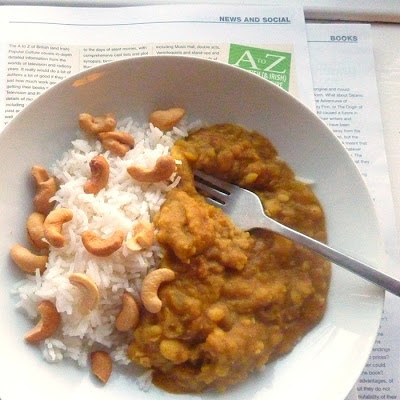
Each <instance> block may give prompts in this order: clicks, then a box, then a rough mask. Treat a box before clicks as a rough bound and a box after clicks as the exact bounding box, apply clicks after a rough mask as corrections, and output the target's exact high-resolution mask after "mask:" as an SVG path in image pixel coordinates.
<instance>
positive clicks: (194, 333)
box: [129, 124, 330, 393]
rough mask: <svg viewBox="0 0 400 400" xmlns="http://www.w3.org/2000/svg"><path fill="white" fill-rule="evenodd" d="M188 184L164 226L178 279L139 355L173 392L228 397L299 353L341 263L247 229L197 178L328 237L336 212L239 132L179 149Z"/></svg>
mask: <svg viewBox="0 0 400 400" xmlns="http://www.w3.org/2000/svg"><path fill="white" fill-rule="evenodd" d="M172 155H173V157H174V158H175V159H178V160H181V161H182V164H181V165H180V166H179V170H178V172H179V174H180V175H181V176H182V180H181V182H180V184H179V186H178V187H177V188H175V189H173V190H172V191H170V192H169V193H168V195H167V199H166V201H165V203H164V205H163V206H162V208H161V210H160V212H159V214H158V215H157V217H156V220H155V223H156V227H157V229H158V237H157V238H158V241H159V242H160V243H161V245H162V246H163V247H164V250H165V257H164V259H163V261H162V265H161V267H163V268H171V269H173V270H174V271H175V275H176V278H175V279H174V280H173V281H172V282H168V283H166V284H164V285H163V286H162V287H161V288H160V291H159V297H160V298H161V300H162V303H163V306H162V309H161V311H160V312H159V313H157V314H151V313H148V312H144V314H143V316H142V318H141V322H140V324H139V326H138V327H137V329H136V330H135V332H134V337H133V340H132V342H131V344H130V347H129V356H130V358H131V359H132V360H133V361H135V362H136V363H138V364H140V365H141V366H144V367H151V368H153V369H154V374H153V382H154V383H155V384H156V385H158V386H160V387H162V388H164V389H165V390H167V391H170V392H177V393H182V392H201V391H204V390H208V389H212V390H218V391H223V390H225V389H226V388H227V387H229V386H230V385H233V384H236V383H238V382H240V381H243V380H245V379H246V378H247V377H248V375H249V374H250V373H251V372H252V371H255V370H257V369H259V368H261V367H262V366H263V365H264V364H266V363H268V362H269V361H271V360H275V359H276V358H277V357H279V356H281V355H283V354H285V353H288V352H289V351H290V350H292V348H293V347H294V346H295V345H296V343H297V342H298V341H299V340H300V339H301V338H302V337H303V336H304V335H305V334H306V333H307V332H308V331H310V330H311V329H312V328H313V327H314V326H315V325H316V324H317V323H318V322H319V321H320V319H321V318H322V316H323V314H324V311H325V308H326V301H327V293H328V288H329V281H330V264H329V263H328V262H327V261H325V260H323V259H322V258H320V257H319V256H317V255H315V254H313V253H312V252H310V251H309V250H306V249H304V248H302V247H301V246H299V245H296V244H295V243H293V242H291V241H290V240H288V239H285V238H283V237H281V236H278V235H276V234H273V233H270V232H267V231H261V230H254V231H252V232H251V233H249V232H243V231H241V230H240V229H238V228H237V227H235V225H234V224H233V222H232V221H231V220H230V218H229V217H228V216H227V215H225V214H224V213H223V212H222V211H221V210H220V209H217V208H215V207H213V206H211V205H209V204H208V203H206V201H205V200H204V199H203V197H202V196H201V195H199V194H198V193H197V192H196V190H195V188H194V185H193V174H192V170H193V169H200V170H203V171H205V172H207V173H209V174H212V175H214V176H217V177H220V178H223V179H225V180H227V181H230V182H233V183H236V184H239V185H240V186H243V187H246V188H248V189H250V190H252V191H254V192H255V193H257V194H258V196H259V197H260V198H261V200H262V203H263V205H264V208H265V211H266V213H267V214H269V215H271V216H272V217H273V218H275V219H277V220H279V221H281V222H283V223H284V224H287V225H289V226H291V227H294V228H295V229H297V230H299V231H302V232H304V233H306V234H308V235H310V236H312V237H314V238H316V239H318V240H321V241H325V240H326V229H325V220H324V213H323V210H322V208H321V205H320V204H319V202H318V200H317V198H316V196H315V195H314V194H313V192H312V190H311V189H310V187H309V186H307V185H306V184H304V183H302V182H300V181H297V180H296V178H295V175H294V173H293V171H292V170H291V169H290V167H289V166H288V165H287V164H286V163H285V162H283V161H282V160H281V159H280V158H279V157H278V154H277V152H276V150H275V148H274V147H273V145H272V144H271V143H270V142H269V141H268V140H267V139H266V138H265V137H264V136H261V135H260V134H258V133H256V132H249V131H246V130H245V129H244V128H242V127H240V126H238V125H233V124H221V125H215V126H212V127H208V128H203V129H201V130H199V131H198V132H195V133H192V134H191V135H190V136H189V137H188V138H186V139H185V140H181V141H178V142H177V143H176V144H175V146H174V147H173V149H172Z"/></svg>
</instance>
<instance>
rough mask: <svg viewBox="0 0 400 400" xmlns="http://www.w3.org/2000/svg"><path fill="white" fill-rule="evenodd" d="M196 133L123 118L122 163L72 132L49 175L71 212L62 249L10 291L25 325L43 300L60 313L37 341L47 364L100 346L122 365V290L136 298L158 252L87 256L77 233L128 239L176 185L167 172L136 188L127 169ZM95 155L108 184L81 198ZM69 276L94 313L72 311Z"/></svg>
mask: <svg viewBox="0 0 400 400" xmlns="http://www.w3.org/2000/svg"><path fill="white" fill-rule="evenodd" d="M196 127H199V123H198V122H196V123H194V124H192V125H187V124H186V123H185V121H181V123H180V124H179V126H178V127H175V128H173V130H172V131H171V132H168V133H165V134H164V133H162V132H161V131H160V130H159V129H157V128H155V127H154V126H152V125H151V124H150V125H149V124H147V125H145V126H140V125H139V124H138V123H136V122H135V121H134V119H133V118H130V117H129V118H126V119H124V120H123V121H120V123H119V124H118V126H117V129H118V130H121V131H124V132H129V133H131V134H132V135H133V137H134V139H135V147H134V148H133V149H132V150H130V151H129V152H128V153H127V154H126V155H125V156H124V157H122V158H121V157H117V156H114V155H112V154H110V152H109V151H104V149H103V147H102V145H101V143H100V142H99V141H97V140H95V139H91V138H88V137H87V135H85V134H82V133H80V132H77V138H76V139H75V140H74V141H73V142H72V148H71V149H70V150H69V151H67V152H66V153H65V154H63V156H62V157H61V159H60V160H58V161H57V162H56V163H55V164H54V165H53V166H52V168H51V169H50V172H51V174H52V175H54V176H55V177H56V178H57V180H58V181H59V184H60V186H59V190H58V191H57V193H56V195H55V197H54V200H55V201H56V208H59V207H66V208H69V209H70V210H71V211H72V212H73V219H72V221H70V222H68V223H66V224H64V226H63V234H64V236H65V237H66V245H65V246H64V247H63V248H60V249H56V248H51V251H50V255H49V260H48V264H47V269H46V271H45V272H44V273H43V275H42V276H40V274H39V273H37V274H36V275H35V276H28V275H27V276H26V278H25V279H24V280H23V281H22V282H18V284H17V285H16V287H15V289H14V291H13V292H14V293H15V294H16V296H17V297H18V299H17V304H16V307H17V308H19V309H21V310H23V311H24V312H26V314H27V315H28V317H29V318H31V319H36V318H37V317H38V315H37V311H36V310H37V305H38V303H39V302H40V301H41V300H44V299H48V300H50V301H52V302H53V303H54V304H55V305H56V307H57V310H58V311H59V312H60V314H61V319H62V323H61V328H60V329H59V331H58V332H57V333H56V334H55V335H53V336H52V337H51V338H49V339H47V340H45V341H44V342H42V343H41V349H42V351H43V356H44V358H45V359H46V360H47V361H49V362H59V361H62V360H63V359H65V358H70V359H72V360H74V361H76V362H77V363H78V364H79V365H80V366H86V365H87V363H88V356H89V354H90V352H91V351H93V350H95V349H99V348H102V349H106V350H108V352H109V353H110V355H111V357H112V358H113V360H114V362H116V363H118V364H121V365H126V364H128V363H129V359H128V358H127V355H126V350H127V346H128V343H129V341H130V337H131V335H132V332H128V333H121V332H118V331H117V330H116V329H115V324H114V322H115V319H116V316H117V315H118V312H119V311H120V307H121V296H122V294H123V293H124V291H128V292H130V293H131V294H132V295H133V296H134V297H135V298H137V299H138V300H139V289H140V285H141V282H142V279H143V277H144V276H145V275H146V274H147V273H148V272H149V270H151V269H154V268H156V267H157V266H158V264H159V261H160V257H161V249H160V247H159V245H158V244H157V243H155V244H154V245H153V246H152V247H151V248H150V249H147V250H144V251H141V252H131V251H129V250H128V249H127V248H126V247H125V246H123V247H122V248H121V249H119V250H118V251H116V252H115V253H114V254H112V255H111V256H110V257H106V258H101V257H95V256H92V255H91V254H90V253H88V252H87V250H86V249H85V248H84V247H83V245H82V241H81V237H80V234H81V233H82V232H83V231H85V230H94V231H96V232H97V233H98V234H100V235H110V234H112V233H113V232H114V231H115V230H122V231H123V232H124V233H125V234H126V236H127V237H130V235H131V232H132V229H133V227H134V226H135V224H137V222H138V221H140V220H147V221H151V220H152V219H153V217H154V215H155V213H157V211H158V210H159V209H160V206H161V205H162V203H163V201H164V199H165V194H166V192H167V191H168V190H170V189H171V188H173V187H175V186H176V185H177V184H178V182H179V176H176V174H174V175H173V176H172V177H171V180H170V181H168V182H161V183H157V184H139V183H136V182H135V181H134V180H133V179H132V178H131V177H130V176H129V174H128V173H127V171H126V168H127V166H129V165H131V164H136V165H141V166H144V167H152V166H153V165H154V164H155V161H156V160H157V158H158V157H159V156H161V155H166V154H168V153H169V152H170V149H171V147H172V145H173V144H174V142H175V140H177V139H178V138H181V137H185V136H187V134H188V131H189V130H190V129H193V128H196ZM99 154H101V155H103V156H104V157H105V158H106V159H107V161H108V163H109V166H110V178H109V182H108V185H107V186H106V188H104V189H102V190H101V191H100V192H99V193H98V194H97V195H92V194H86V193H85V192H84V191H83V186H84V183H85V182H86V181H87V179H88V177H89V176H90V167H89V162H90V161H91V159H92V158H93V157H94V156H96V155H99ZM39 163H40V160H38V164H39ZM73 272H84V273H86V274H87V275H88V276H89V277H90V278H91V279H92V280H93V281H94V282H95V283H96V284H97V286H98V288H99V291H100V301H99V305H98V307H97V308H96V309H94V310H93V311H92V312H90V313H89V314H88V315H85V316H82V315H81V314H80V313H79V312H77V307H78V305H79V300H80V298H79V291H78V289H77V288H75V287H74V286H72V285H71V284H70V282H69V279H68V277H69V275H70V274H71V273H73ZM35 322H36V321H34V322H33V323H35ZM150 378H151V374H150V372H149V373H148V374H146V376H144V377H143V379H142V381H141V382H142V383H141V385H143V387H144V388H145V387H147V386H148V382H149V381H150Z"/></svg>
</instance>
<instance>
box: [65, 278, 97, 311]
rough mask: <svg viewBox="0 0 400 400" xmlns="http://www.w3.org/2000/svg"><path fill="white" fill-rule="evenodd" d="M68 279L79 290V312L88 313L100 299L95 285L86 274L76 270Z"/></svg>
mask: <svg viewBox="0 0 400 400" xmlns="http://www.w3.org/2000/svg"><path fill="white" fill-rule="evenodd" d="M69 281H70V283H71V284H72V285H74V286H75V287H77V288H78V289H79V290H80V291H81V294H82V299H81V303H80V307H79V310H80V312H81V314H83V315H86V314H89V312H90V311H92V310H93V309H94V308H95V307H96V306H97V304H98V302H99V299H100V293H99V289H98V287H97V285H96V284H95V283H94V282H93V280H92V279H91V278H89V277H88V276H87V275H86V274H82V273H78V272H76V273H73V274H71V275H70V276H69Z"/></svg>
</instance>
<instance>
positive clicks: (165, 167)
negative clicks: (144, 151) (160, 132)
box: [127, 156, 176, 183]
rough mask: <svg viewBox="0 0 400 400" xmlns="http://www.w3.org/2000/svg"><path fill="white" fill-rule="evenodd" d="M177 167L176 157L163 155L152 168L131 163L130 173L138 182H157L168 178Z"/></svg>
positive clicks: (128, 169)
mask: <svg viewBox="0 0 400 400" xmlns="http://www.w3.org/2000/svg"><path fill="white" fill-rule="evenodd" d="M175 169H176V164H175V159H174V158H172V157H171V156H161V157H159V158H158V159H157V162H156V165H155V166H154V168H152V169H146V168H141V167H138V166H136V165H131V166H129V167H128V168H127V171H128V174H129V175H130V176H131V177H132V178H133V179H135V180H137V181H138V182H147V183H156V182H161V181H165V180H167V179H168V178H169V177H170V176H171V175H172V174H173V173H174V172H175Z"/></svg>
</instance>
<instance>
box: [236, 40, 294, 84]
mask: <svg viewBox="0 0 400 400" xmlns="http://www.w3.org/2000/svg"><path fill="white" fill-rule="evenodd" d="M229 64H232V65H235V66H237V67H240V68H243V69H246V70H248V71H250V72H253V73H254V74H257V75H259V76H261V77H263V78H265V79H268V80H269V81H271V82H273V83H275V84H277V85H278V86H280V87H282V88H283V89H285V90H287V91H288V90H289V77H290V64H291V54H290V53H284V52H281V51H274V50H266V49H259V48H256V47H249V46H242V45H238V44H231V45H230V49H229Z"/></svg>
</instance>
